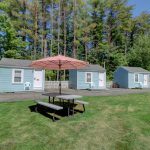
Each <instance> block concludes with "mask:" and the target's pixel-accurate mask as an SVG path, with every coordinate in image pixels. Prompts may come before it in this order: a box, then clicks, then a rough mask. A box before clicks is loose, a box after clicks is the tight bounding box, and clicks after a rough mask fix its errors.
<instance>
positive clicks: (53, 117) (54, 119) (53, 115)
mask: <svg viewBox="0 0 150 150" xmlns="http://www.w3.org/2000/svg"><path fill="white" fill-rule="evenodd" d="M54 115H55V111H54V112H53V121H55V116H54Z"/></svg>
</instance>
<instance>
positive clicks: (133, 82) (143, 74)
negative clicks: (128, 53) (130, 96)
mask: <svg viewBox="0 0 150 150" xmlns="http://www.w3.org/2000/svg"><path fill="white" fill-rule="evenodd" d="M114 83H117V84H118V85H119V87H120V88H150V72H149V71H147V70H145V69H143V68H140V67H125V66H121V67H119V68H118V69H117V70H116V71H115V73H114Z"/></svg>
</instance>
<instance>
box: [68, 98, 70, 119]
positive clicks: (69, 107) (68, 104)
mask: <svg viewBox="0 0 150 150" xmlns="http://www.w3.org/2000/svg"><path fill="white" fill-rule="evenodd" d="M68 105H69V106H68V117H69V116H70V101H68Z"/></svg>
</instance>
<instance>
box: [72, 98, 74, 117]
mask: <svg viewBox="0 0 150 150" xmlns="http://www.w3.org/2000/svg"><path fill="white" fill-rule="evenodd" d="M72 102H73V104H72V114H73V115H74V99H73V100H72Z"/></svg>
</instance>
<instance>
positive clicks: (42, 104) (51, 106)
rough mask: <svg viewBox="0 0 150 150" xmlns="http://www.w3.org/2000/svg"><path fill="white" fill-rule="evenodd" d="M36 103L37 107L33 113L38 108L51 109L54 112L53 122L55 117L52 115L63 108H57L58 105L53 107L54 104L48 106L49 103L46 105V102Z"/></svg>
mask: <svg viewBox="0 0 150 150" xmlns="http://www.w3.org/2000/svg"><path fill="white" fill-rule="evenodd" d="M35 102H36V103H37V105H36V108H35V111H36V112H37V111H38V110H37V109H38V106H45V107H48V108H50V109H53V110H54V112H53V116H52V117H53V121H55V116H54V114H55V111H59V110H62V109H63V107H61V106H58V105H55V104H50V103H46V102H42V101H35Z"/></svg>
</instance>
